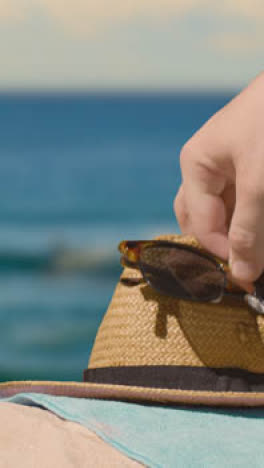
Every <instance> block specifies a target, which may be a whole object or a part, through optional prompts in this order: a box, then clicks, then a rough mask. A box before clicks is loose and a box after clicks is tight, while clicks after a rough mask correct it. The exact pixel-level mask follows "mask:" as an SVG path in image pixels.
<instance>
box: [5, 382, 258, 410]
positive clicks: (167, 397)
mask: <svg viewBox="0 0 264 468" xmlns="http://www.w3.org/2000/svg"><path fill="white" fill-rule="evenodd" d="M27 392H30V393H44V394H49V395H55V396H66V397H75V398H96V399H105V400H119V401H120V400H121V401H129V402H134V403H136V402H138V403H140V402H141V403H146V402H148V403H163V404H177V405H185V404H186V405H187V404H188V405H206V406H228V407H229V406H232V407H234V406H237V407H241V406H248V407H256V406H264V392H253V393H247V392H210V391H196V390H195V391H194V390H175V389H166V388H148V387H140V386H128V385H113V384H98V383H85V382H55V381H54V382H53V381H20V382H5V383H1V384H0V397H1V398H7V397H11V396H13V395H15V394H18V393H27Z"/></svg>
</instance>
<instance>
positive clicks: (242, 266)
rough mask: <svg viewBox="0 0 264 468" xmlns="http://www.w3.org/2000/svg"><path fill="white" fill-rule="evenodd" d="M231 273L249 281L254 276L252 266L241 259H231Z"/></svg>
mask: <svg viewBox="0 0 264 468" xmlns="http://www.w3.org/2000/svg"><path fill="white" fill-rule="evenodd" d="M231 268H232V269H231V271H232V275H233V276H234V277H235V278H238V279H240V280H242V281H251V280H252V277H253V276H254V271H255V269H254V267H253V265H251V264H250V263H248V262H245V261H243V260H233V259H232V262H231Z"/></svg>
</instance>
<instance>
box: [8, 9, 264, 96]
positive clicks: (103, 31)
mask: <svg viewBox="0 0 264 468" xmlns="http://www.w3.org/2000/svg"><path fill="white" fill-rule="evenodd" d="M0 34H1V41H0V61H1V62H0V63H1V67H0V89H3V90H5V89H8V90H9V89H29V90H31V89H33V90H34V89H61V90H64V89H65V90H67V89H77V90H90V89H99V90H100V89H107V90H108V89H114V90H126V89H136V90H137V89H139V90H141V89H142V90H150V91H152V90H174V89H176V90H177V89H191V90H195V89H204V90H207V89H228V88H230V89H231V88H232V89H234V88H241V87H243V86H244V85H245V84H247V83H248V82H249V81H250V80H251V79H252V78H254V76H256V75H257V74H258V73H259V72H260V71H262V70H263V65H264V60H263V59H264V3H263V0H221V1H219V0H217V1H215V0H74V1H70V0H0Z"/></svg>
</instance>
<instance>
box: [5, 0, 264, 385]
mask: <svg viewBox="0 0 264 468" xmlns="http://www.w3.org/2000/svg"><path fill="white" fill-rule="evenodd" d="M0 32H1V43H0V64H1V69H0V321H1V322H0V323H1V327H0V369H1V372H0V379H1V380H11V379H50V380H82V371H83V369H84V368H85V367H87V362H88V358H89V354H90V350H91V347H92V344H93V341H94V338H95V334H96V330H97V328H98V326H99V323H100V321H101V319H102V317H103V315H104V313H105V311H106V308H107V305H108V303H109V301H110V298H111V296H112V293H113V289H114V287H115V284H116V282H117V280H118V277H119V274H120V271H121V268H120V266H119V255H118V252H117V244H118V242H119V241H120V240H121V239H127V238H130V239H138V238H150V237H152V236H154V235H157V234H161V233H168V232H170V233H173V232H178V225H177V222H176V219H175V217H174V214H173V210H172V202H173V198H174V196H175V194H176V192H177V189H178V187H179V184H180V180H181V175H180V170H179V162H178V156H179V152H180V149H181V147H182V145H183V144H184V143H185V141H186V140H188V138H190V137H191V135H192V134H193V133H194V132H195V131H196V130H197V129H198V128H199V127H200V126H201V125H202V124H203V123H204V122H205V121H206V120H207V119H208V118H209V117H210V116H211V115H212V114H213V113H214V112H216V111H217V110H218V109H219V108H221V107H222V106H223V105H224V104H225V103H227V102H228V101H229V100H230V99H231V98H232V97H233V96H234V95H235V94H236V93H237V92H238V91H239V90H240V89H241V88H242V87H243V86H245V85H246V84H247V83H248V82H249V81H250V79H252V78H253V77H254V76H255V75H256V74H257V73H259V72H260V71H261V67H262V66H263V43H264V9H263V2H262V0H261V1H260V0H251V1H249V0H244V1H241V0H229V1H222V2H212V0H210V1H206V0H205V1H204V0H144V1H142V0H133V1H126V2H124V1H121V0H97V1H96V2H92V1H91V0H88V1H87V0H85V1H84V0H75V1H74V2H64V1H63V0H2V1H1V4H0Z"/></svg>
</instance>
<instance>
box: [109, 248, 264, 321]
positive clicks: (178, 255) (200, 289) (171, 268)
mask: <svg viewBox="0 0 264 468" xmlns="http://www.w3.org/2000/svg"><path fill="white" fill-rule="evenodd" d="M118 249H119V251H120V253H121V254H122V257H121V264H122V265H123V266H127V267H129V268H136V269H138V270H140V271H141V273H142V277H143V281H145V282H146V283H148V284H149V285H150V286H151V287H152V288H153V289H155V290H156V291H158V292H159V293H162V294H167V295H169V296H174V297H176V298H178V299H185V300H188V301H195V302H215V303H218V302H220V301H221V300H222V298H223V297H224V296H229V297H230V296H231V297H235V298H237V299H243V300H245V301H246V303H247V304H248V305H249V306H250V307H251V308H252V309H253V310H254V311H255V312H257V313H259V314H264V300H263V297H264V274H263V275H261V277H260V278H259V279H258V280H257V281H256V282H255V283H254V285H253V291H252V292H251V293H248V292H245V291H243V290H242V289H241V287H238V286H237V285H235V284H234V282H232V281H231V280H230V278H229V277H230V272H229V268H228V265H227V264H225V263H223V262H222V261H220V260H218V259H217V258H216V257H213V256H212V255H210V254H208V253H207V252H204V251H202V250H199V249H197V248H195V247H192V246H189V245H185V244H180V243H176V242H170V241H162V240H160V241H159V240H153V241H144V240H143V241H122V242H121V243H120V244H119V247H118ZM139 281H140V280H139ZM131 283H133V281H132V282H131Z"/></svg>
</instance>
